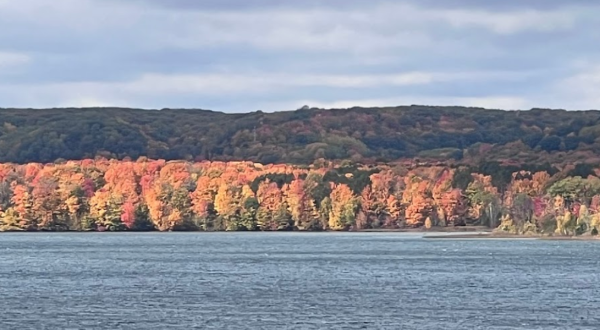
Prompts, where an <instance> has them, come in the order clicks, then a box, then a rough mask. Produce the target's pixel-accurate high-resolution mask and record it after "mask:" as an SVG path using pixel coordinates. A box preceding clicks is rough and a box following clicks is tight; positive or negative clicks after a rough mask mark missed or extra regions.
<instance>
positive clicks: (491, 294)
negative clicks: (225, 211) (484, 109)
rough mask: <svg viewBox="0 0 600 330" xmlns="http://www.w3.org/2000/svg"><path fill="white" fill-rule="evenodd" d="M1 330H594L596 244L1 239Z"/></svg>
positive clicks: (599, 305) (334, 236)
mask: <svg viewBox="0 0 600 330" xmlns="http://www.w3.org/2000/svg"><path fill="white" fill-rule="evenodd" d="M0 252H1V253H2V255H1V257H0V310H1V311H2V316H1V317H0V329H7V330H8V329H107V330H108V329H111V330H112V329H445V330H448V329H528V330H530V329H598V327H599V326H600V317H599V315H598V311H599V310H600V275H599V274H600V258H599V256H600V242H589V241H538V240H502V239H500V240H485V239H471V240H469V239H423V238H421V235H420V234H414V233H118V234H111V233H66V234H43V233H27V234H1V235H0Z"/></svg>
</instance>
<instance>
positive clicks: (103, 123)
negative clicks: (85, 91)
mask: <svg viewBox="0 0 600 330" xmlns="http://www.w3.org/2000/svg"><path fill="white" fill-rule="evenodd" d="M599 137H600V112H598V111H564V110H548V109H532V110H527V111H502V110H486V109H481V108H464V107H432V106H402V107H393V108H351V109H333V110H324V109H314V108H313V109H307V108H303V109H300V110H296V111H286V112H276V113H263V112H260V111H258V112H251V113H246V114H225V113H221V112H214V111H208V110H189V109H186V110H179V109H163V110H142V109H123V108H83V109H75V108H68V109H67V108H65V109H0V162H15V163H28V162H42V163H45V162H53V161H56V160H59V159H83V158H89V157H95V156H104V157H109V158H119V159H122V158H125V157H130V158H132V159H136V158H138V157H140V156H146V157H148V158H155V159H166V160H173V159H187V160H250V161H255V162H260V163H294V164H310V163H313V162H314V161H315V160H317V159H321V158H323V159H328V160H351V161H354V162H361V163H367V164H368V163H374V162H393V161H411V162H425V163H430V162H443V163H454V164H456V163H464V164H471V165H474V164H480V163H482V162H491V161H495V162H500V163H510V164H513V165H522V164H541V163H549V164H553V165H565V164H570V163H581V162H588V163H594V164H598V163H600V139H599Z"/></svg>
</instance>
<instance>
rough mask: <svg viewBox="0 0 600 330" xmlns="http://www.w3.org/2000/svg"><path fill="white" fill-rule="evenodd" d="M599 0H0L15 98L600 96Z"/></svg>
mask: <svg viewBox="0 0 600 330" xmlns="http://www.w3.org/2000/svg"><path fill="white" fill-rule="evenodd" d="M598 17H600V1H597V0H587V1H586V0H569V1H566V0H502V1H487V0H486V1H483V0H399V1H391V0H368V1H367V0H322V1H321V0H302V1H299V0H52V1H48V0H19V1H16V0H0V27H1V28H0V107H22V108H42V107H89V106H120V107H141V108H148V109H160V108H201V109H212V110H216V111H224V112H250V111H256V110H262V111H278V110H293V109H297V108H300V107H302V106H304V105H309V106H311V107H322V108H346V107H352V106H394V105H410V104H420V105H462V106H477V107H486V108H498V109H507V110H513V109H530V108H534V107H540V108H560V109H570V110H587V109H599V108H600V19H598Z"/></svg>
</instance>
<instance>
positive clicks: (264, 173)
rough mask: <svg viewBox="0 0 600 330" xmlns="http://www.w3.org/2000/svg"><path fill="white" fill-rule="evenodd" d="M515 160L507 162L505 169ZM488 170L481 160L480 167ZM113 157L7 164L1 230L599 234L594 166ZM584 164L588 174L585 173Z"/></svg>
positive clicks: (1, 170) (1, 187)
mask: <svg viewBox="0 0 600 330" xmlns="http://www.w3.org/2000/svg"><path fill="white" fill-rule="evenodd" d="M509 168H510V167H509ZM482 169H485V167H482ZM474 170H476V169H475V168H471V167H460V166H459V167H448V166H414V167H409V166H404V165H401V164H396V165H371V166H367V165H356V164H353V163H350V162H344V163H332V162H328V161H326V160H320V161H318V162H315V163H314V164H312V165H310V166H295V165H263V164H259V163H253V162H218V161H214V162H210V161H201V162H189V161H165V160H149V159H146V158H144V157H142V158H140V159H138V160H137V161H130V160H121V161H119V160H114V159H112V160H109V159H105V158H96V159H84V160H79V161H65V162H59V163H47V164H41V163H28V164H22V165H19V164H12V163H3V164H0V230H2V231H67V230H73V231H148V230H158V231H172V230H200V231H225V230H227V231H258V230H261V231H284V230H298V231H324V230H364V229H399V228H421V227H424V228H431V227H436V226H437V227H449V226H488V227H492V228H498V229H499V230H502V231H506V232H510V233H516V234H523V233H544V234H552V235H582V234H594V235H595V234H597V233H598V229H599V228H600V179H599V178H598V172H597V171H596V170H595V169H593V168H582V167H581V166H579V167H575V166H567V167H565V168H562V169H555V170H554V171H551V172H549V171H546V170H539V171H530V170H524V169H520V170H516V171H513V172H511V173H510V174H509V175H508V177H507V178H505V179H504V180H499V179H497V177H496V178H495V177H494V175H493V174H492V175H490V174H487V173H478V172H472V171H474ZM584 170H585V172H586V173H585V174H586V176H585V177H583V176H580V175H577V174H580V173H581V172H582V171H584Z"/></svg>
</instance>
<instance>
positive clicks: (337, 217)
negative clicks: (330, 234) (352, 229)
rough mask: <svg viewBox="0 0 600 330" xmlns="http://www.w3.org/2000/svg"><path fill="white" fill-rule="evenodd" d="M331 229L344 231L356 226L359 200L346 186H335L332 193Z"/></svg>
mask: <svg viewBox="0 0 600 330" xmlns="http://www.w3.org/2000/svg"><path fill="white" fill-rule="evenodd" d="M330 198H331V211H330V212H329V229H331V230H342V229H344V228H346V227H348V226H351V225H353V224H354V219H355V216H356V209H357V207H358V199H357V198H356V196H355V195H354V193H353V192H352V190H351V189H350V188H349V187H348V186H347V185H345V184H338V185H335V186H334V187H333V189H332V191H331V195H330Z"/></svg>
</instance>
